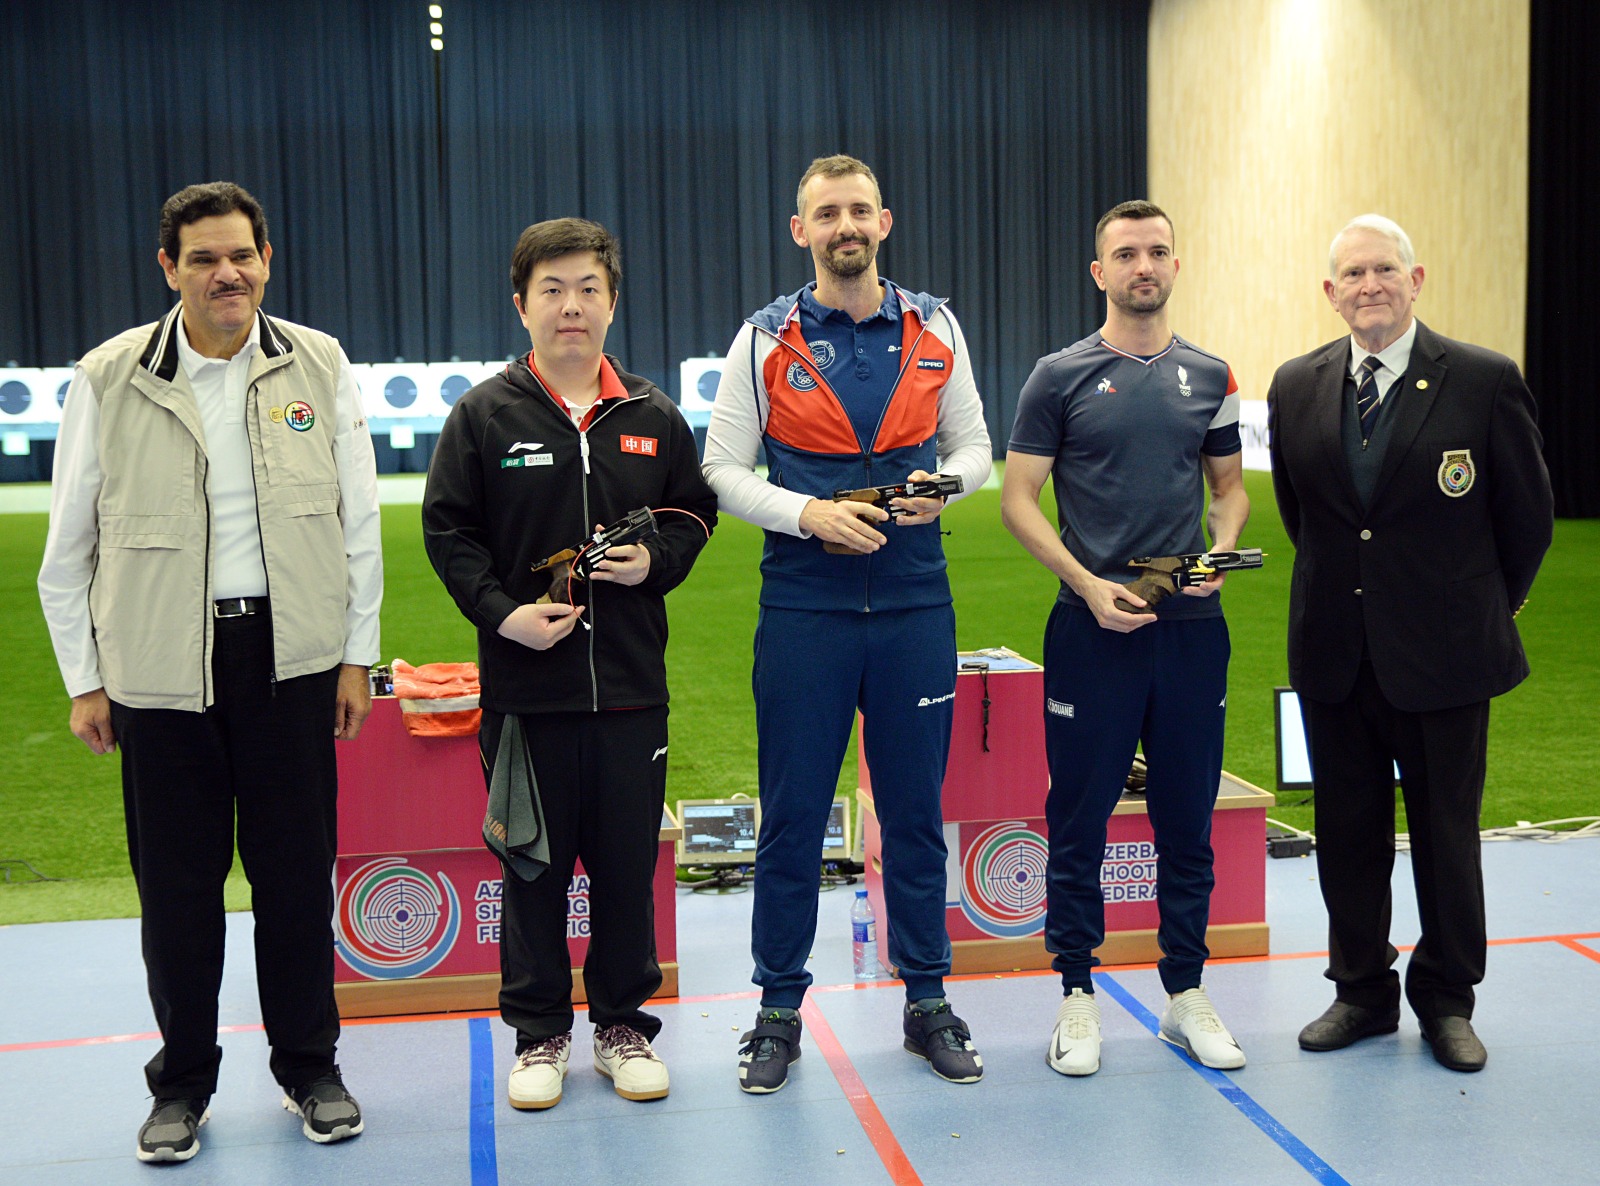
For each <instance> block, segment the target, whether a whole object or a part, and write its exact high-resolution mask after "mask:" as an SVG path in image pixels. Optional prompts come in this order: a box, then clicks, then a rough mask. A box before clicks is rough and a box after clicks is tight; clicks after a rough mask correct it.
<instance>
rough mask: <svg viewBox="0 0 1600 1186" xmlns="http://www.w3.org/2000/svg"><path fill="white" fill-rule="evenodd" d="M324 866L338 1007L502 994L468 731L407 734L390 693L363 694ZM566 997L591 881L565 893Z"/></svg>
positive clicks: (664, 939)
mask: <svg viewBox="0 0 1600 1186" xmlns="http://www.w3.org/2000/svg"><path fill="white" fill-rule="evenodd" d="M337 748H338V754H339V855H338V858H337V860H336V861H335V862H334V895H335V896H334V951H335V953H336V958H335V960H334V993H335V996H336V997H337V999H338V1002H339V1010H340V1012H341V1014H343V1015H344V1016H346V1017H365V1016H375V1015H392V1014H396V1013H430V1012H444V1011H450V1010H458V1009H493V1008H495V1007H496V1004H497V1001H498V994H499V991H500V901H501V881H500V876H501V872H500V862H499V861H498V860H496V859H495V857H494V856H493V854H491V853H490V852H489V851H488V850H487V849H485V848H484V847H483V838H482V827H483V813H484V807H485V803H486V799H487V791H486V789H485V786H484V781H483V769H482V763H481V760H480V759H479V757H478V743H477V738H476V737H423V738H418V737H412V736H411V735H410V734H409V733H407V732H406V731H405V726H404V723H403V722H402V720H401V715H400V705H399V702H398V701H397V700H395V699H393V698H389V697H383V698H379V699H376V700H374V701H373V710H372V715H371V716H370V717H368V718H367V723H366V725H365V727H364V728H363V729H362V731H361V735H360V736H359V737H358V738H357V739H356V740H355V741H352V742H342V743H340V744H339V746H338V747H337ZM678 835H679V829H678V827H677V825H676V824H674V823H673V822H672V819H671V817H670V816H667V815H663V817H662V828H661V833H660V837H659V840H660V844H659V847H658V849H657V856H656V871H655V880H654V883H653V887H652V890H653V894H654V897H655V920H656V953H657V958H658V959H659V960H660V962H661V972H662V986H661V992H660V994H659V995H661V996H675V995H676V994H677V991H678V962H677V953H678V926H677V898H676V887H675V883H674V865H673V848H674V842H675V841H676V840H677V839H678ZM567 949H568V951H569V953H570V955H571V957H572V967H573V992H574V999H575V1000H580V1001H581V1000H583V999H584V996H583V971H582V969H583V963H584V960H585V958H586V957H587V955H588V951H589V878H588V874H586V873H585V872H584V871H583V867H582V865H581V863H580V865H579V866H578V868H577V869H576V870H575V871H574V873H573V877H572V881H571V883H570V884H569V886H568V889H567Z"/></svg>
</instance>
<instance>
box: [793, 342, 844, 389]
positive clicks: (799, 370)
mask: <svg viewBox="0 0 1600 1186" xmlns="http://www.w3.org/2000/svg"><path fill="white" fill-rule="evenodd" d="M806 347H807V348H808V349H809V350H810V351H811V361H812V362H813V363H815V364H816V367H817V370H819V371H825V370H827V369H828V368H829V367H831V366H832V365H833V360H834V357H835V356H834V353H833V343H832V342H829V341H826V340H823V341H817V342H807V343H806ZM784 377H785V378H786V379H788V380H789V386H790V387H792V388H794V389H795V390H796V391H811V390H813V389H814V388H815V387H816V385H817V381H816V379H814V378H813V377H812V375H811V372H810V371H808V370H806V368H805V367H804V366H803V365H801V364H800V363H798V362H791V363H790V364H789V371H788V373H787V374H786V375H785V376H784Z"/></svg>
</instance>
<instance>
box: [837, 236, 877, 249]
mask: <svg viewBox="0 0 1600 1186" xmlns="http://www.w3.org/2000/svg"><path fill="white" fill-rule="evenodd" d="M852 243H859V244H860V245H861V246H863V247H865V246H866V245H867V240H866V238H865V237H864V236H862V235H848V236H846V237H845V238H843V239H835V240H834V241H833V242H832V243H829V244H828V250H830V251H837V250H839V248H841V247H848V246H849V245H850V244H852Z"/></svg>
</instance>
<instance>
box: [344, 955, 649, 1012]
mask: <svg viewBox="0 0 1600 1186" xmlns="http://www.w3.org/2000/svg"><path fill="white" fill-rule="evenodd" d="M677 995H678V961H677V960H664V961H662V964H661V987H660V988H659V989H657V990H656V994H655V996H654V997H652V998H651V999H652V1000H655V999H658V998H661V997H675V996H677ZM333 999H334V1001H335V1002H337V1004H338V1006H339V1016H340V1017H395V1016H400V1015H403V1014H409V1013H477V1012H482V1011H484V1010H493V1009H498V1008H499V1007H500V973H498V972H484V973H481V974H478V975H475V976H420V977H417V978H416V979H412V980H345V981H341V982H340V983H338V984H335V985H334V986H333ZM588 999H589V997H588V994H587V993H586V992H585V991H584V987H583V969H582V968H574V969H572V1000H573V1003H574V1004H577V1003H581V1002H584V1001H587V1000H588Z"/></svg>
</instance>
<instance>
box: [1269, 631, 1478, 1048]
mask: <svg viewBox="0 0 1600 1186" xmlns="http://www.w3.org/2000/svg"><path fill="white" fill-rule="evenodd" d="M1300 704H1301V709H1302V711H1303V713H1304V716H1305V725H1306V740H1307V742H1308V744H1309V748H1310V751H1311V768H1312V771H1313V774H1314V777H1315V782H1316V829H1317V872H1318V876H1319V879H1320V881H1321V883H1322V900H1323V902H1324V903H1325V904H1326V905H1327V908H1328V948H1329V951H1328V971H1327V977H1328V979H1330V980H1332V981H1333V982H1334V983H1335V984H1336V985H1337V986H1338V988H1337V995H1338V997H1339V999H1340V1000H1342V1001H1348V1002H1350V1003H1351V1004H1356V1005H1363V1006H1365V1007H1367V1008H1373V1009H1392V1008H1394V1007H1395V1006H1397V1005H1398V1004H1399V1001H1400V980H1399V977H1398V976H1397V975H1396V974H1395V972H1394V971H1393V969H1392V965H1393V964H1394V961H1395V959H1396V958H1397V956H1398V954H1399V953H1398V952H1396V951H1395V949H1394V947H1393V945H1391V944H1390V942H1389V916H1390V905H1391V903H1390V888H1389V883H1390V876H1391V874H1392V873H1393V871H1394V856H1395V854H1394V830H1395V829H1394V763H1395V762H1398V763H1399V764H1400V780H1401V789H1402V793H1403V795H1404V798H1405V805H1406V821H1407V827H1408V828H1409V830H1410V836H1411V873H1412V877H1413V879H1414V881H1415V883H1416V889H1417V911H1418V914H1419V916H1420V918H1421V923H1422V937H1421V938H1420V939H1418V941H1417V947H1416V950H1415V951H1414V952H1413V953H1412V956H1411V960H1410V963H1408V964H1407V966H1406V984H1405V990H1406V999H1407V1000H1408V1001H1409V1002H1410V1004H1411V1008H1412V1010H1413V1011H1414V1012H1415V1013H1416V1014H1417V1016H1418V1017H1420V1018H1423V1019H1433V1018H1439V1017H1471V1016H1472V1007H1473V1002H1474V994H1473V991H1472V986H1473V985H1475V984H1478V983H1480V982H1482V980H1483V972H1484V963H1485V957H1486V955H1487V951H1488V937H1487V931H1486V927H1485V922H1484V906H1483V854H1482V848H1481V842H1480V841H1479V838H1478V819H1479V815H1480V813H1481V811H1482V808H1483V781H1484V773H1485V759H1486V755H1487V743H1488V734H1489V702H1488V701H1486V700H1485V701H1480V702H1477V703H1474V704H1467V705H1463V706H1461V707H1459V708H1449V709H1444V710H1442V711H1439V712H1402V711H1401V710H1400V709H1397V708H1395V707H1394V706H1393V705H1392V704H1390V703H1389V701H1388V699H1387V698H1386V697H1385V696H1384V694H1383V691H1382V690H1381V689H1380V688H1379V687H1378V681H1377V679H1376V677H1375V676H1374V675H1373V672H1372V666H1371V664H1369V663H1366V662H1363V663H1362V664H1361V669H1360V673H1359V674H1358V676H1357V677H1356V685H1355V688H1354V690H1353V691H1352V692H1351V694H1350V696H1349V697H1348V698H1347V699H1345V700H1343V701H1341V702H1339V703H1337V704H1319V703H1317V702H1316V701H1313V700H1306V699H1302V700H1301V702H1300Z"/></svg>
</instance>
